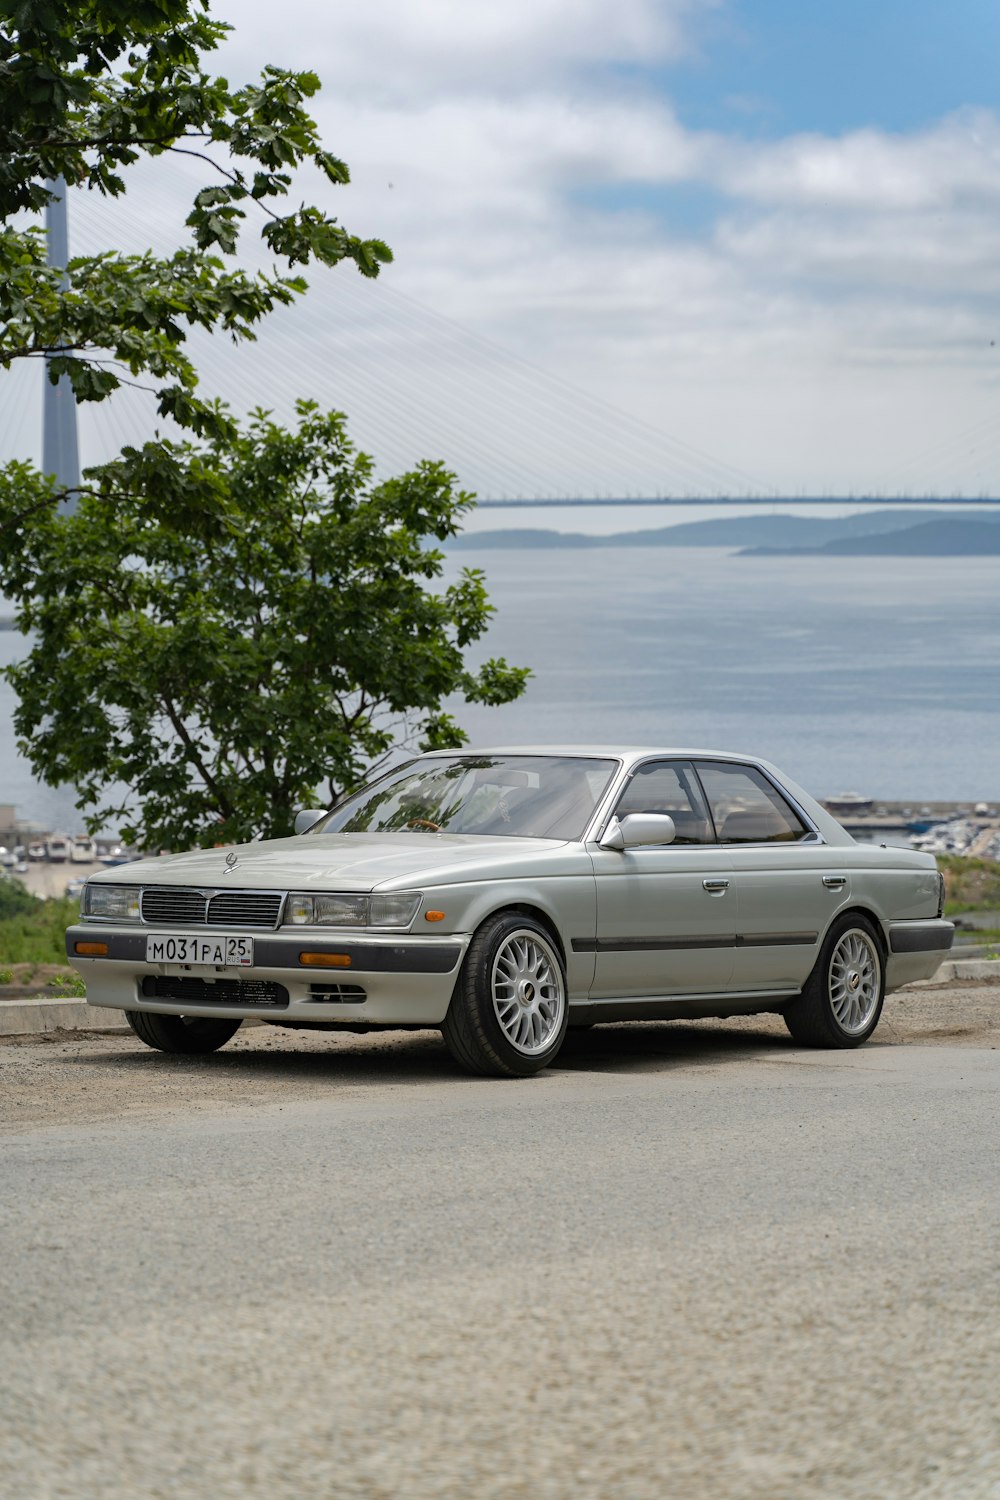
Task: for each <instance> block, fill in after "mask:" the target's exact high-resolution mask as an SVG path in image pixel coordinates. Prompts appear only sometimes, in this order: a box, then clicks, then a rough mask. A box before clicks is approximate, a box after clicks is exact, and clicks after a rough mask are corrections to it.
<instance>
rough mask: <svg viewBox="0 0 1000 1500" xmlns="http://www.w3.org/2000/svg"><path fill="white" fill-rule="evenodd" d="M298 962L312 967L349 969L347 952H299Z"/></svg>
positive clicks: (349, 962)
mask: <svg viewBox="0 0 1000 1500" xmlns="http://www.w3.org/2000/svg"><path fill="white" fill-rule="evenodd" d="M299 963H300V964H305V966H306V967H307V968H313V969H349V968H350V967H351V955H350V954H349V953H300V954H299Z"/></svg>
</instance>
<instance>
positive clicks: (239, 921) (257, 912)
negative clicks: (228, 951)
mask: <svg viewBox="0 0 1000 1500" xmlns="http://www.w3.org/2000/svg"><path fill="white" fill-rule="evenodd" d="M283 900H284V896H283V894H282V892H281V891H199V890H190V889H186V888H185V887H184V886H174V885H153V886H147V887H146V888H145V889H144V890H143V892H142V896H141V898H140V902H141V906H140V909H141V911H142V920H143V921H144V922H149V923H155V924H159V925H170V924H181V925H183V926H186V927H208V926H212V927H222V926H228V927H269V928H270V927H277V925H278V918H279V916H280V915H281V903H282V901H283Z"/></svg>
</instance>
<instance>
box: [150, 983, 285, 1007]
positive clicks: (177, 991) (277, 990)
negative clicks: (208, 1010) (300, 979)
mask: <svg viewBox="0 0 1000 1500" xmlns="http://www.w3.org/2000/svg"><path fill="white" fill-rule="evenodd" d="M139 988H140V993H141V994H142V997H143V999H145V1000H181V1001H187V1003H188V1004H189V1005H247V1006H251V1005H252V1006H253V1007H254V1009H255V1010H284V1009H285V1008H286V1007H287V1005H288V991H287V990H286V989H285V986H284V985H283V984H274V983H272V981H271V980H267V979H192V978H189V977H188V976H187V975H181V974H147V975H146V977H145V979H143V981H142V984H141V985H140V987H139Z"/></svg>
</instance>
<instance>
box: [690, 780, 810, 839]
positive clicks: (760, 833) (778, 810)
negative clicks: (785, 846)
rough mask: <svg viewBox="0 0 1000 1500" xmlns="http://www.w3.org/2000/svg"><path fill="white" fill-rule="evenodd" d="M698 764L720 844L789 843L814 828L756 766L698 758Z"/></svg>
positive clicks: (804, 836) (803, 836)
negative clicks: (807, 823)
mask: <svg viewBox="0 0 1000 1500" xmlns="http://www.w3.org/2000/svg"><path fill="white" fill-rule="evenodd" d="M697 767H698V775H699V776H700V777H701V784H702V786H703V787H704V788H705V794H706V796H707V797H708V801H709V805H710V806H711V809H712V817H713V818H714V820H715V827H716V830H717V832H718V836H719V843H720V844H777V843H790V842H792V841H794V840H796V839H802V838H807V837H808V836H809V834H810V833H811V832H812V830H811V829H809V828H807V827H806V825H805V823H803V821H802V819H801V818H800V817H799V815H798V813H797V812H795V810H794V808H792V807H791V806H790V805H789V804H788V803H787V802H786V801H785V799H784V797H782V796H781V794H780V792H778V791H777V790H776V789H775V788H774V787H773V786H772V785H771V783H770V782H769V781H768V779H767V777H766V776H764V775H763V774H762V773H761V772H760V771H757V770H755V769H754V767H753V766H737V765H729V764H727V763H726V762H725V761H698V762H697Z"/></svg>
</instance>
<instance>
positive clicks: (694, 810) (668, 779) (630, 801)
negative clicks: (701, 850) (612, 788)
mask: <svg viewBox="0 0 1000 1500" xmlns="http://www.w3.org/2000/svg"><path fill="white" fill-rule="evenodd" d="M615 812H616V813H617V815H618V817H619V818H623V817H625V815H626V813H636V812H651V813H667V814H668V816H669V817H671V818H673V820H674V827H675V828H676V830H677V836H676V838H675V839H674V843H675V844H710V843H711V842H712V824H711V821H710V819H709V816H708V808H707V807H706V805H705V799H704V797H703V796H702V792H701V787H700V786H699V784H698V778H697V776H696V775H695V774H694V771H693V769H692V767H691V766H690V765H689V764H688V763H687V762H686V761H679V760H657V761H650V762H649V763H648V764H647V765H644V766H639V767H638V769H637V770H636V772H635V774H634V776H633V777H632V778H631V780H630V781H629V783H628V785H627V786H626V788H625V790H624V791H623V792H622V794H621V796H620V797H619V799H618V805H617V806H616V808H615Z"/></svg>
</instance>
